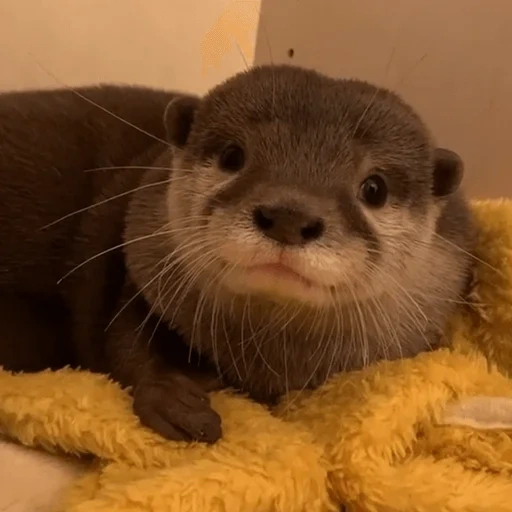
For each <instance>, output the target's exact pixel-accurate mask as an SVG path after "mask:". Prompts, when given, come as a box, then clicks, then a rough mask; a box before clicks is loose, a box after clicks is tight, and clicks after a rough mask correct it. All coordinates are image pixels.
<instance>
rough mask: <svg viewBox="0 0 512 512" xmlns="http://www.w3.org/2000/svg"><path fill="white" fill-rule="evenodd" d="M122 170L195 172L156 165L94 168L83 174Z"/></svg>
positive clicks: (86, 170) (85, 170)
mask: <svg viewBox="0 0 512 512" xmlns="http://www.w3.org/2000/svg"><path fill="white" fill-rule="evenodd" d="M122 170H127V171H131V170H141V171H169V172H176V171H177V172H188V173H189V174H193V173H194V172H195V171H194V170H192V169H185V168H180V167H159V166H154V165H109V166H105V167H94V168H91V169H84V170H83V171H82V172H87V173H89V172H100V171H122Z"/></svg>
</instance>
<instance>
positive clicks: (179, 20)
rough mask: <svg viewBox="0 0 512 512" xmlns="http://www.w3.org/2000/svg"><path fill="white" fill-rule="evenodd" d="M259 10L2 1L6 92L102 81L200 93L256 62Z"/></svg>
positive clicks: (0, 56)
mask: <svg viewBox="0 0 512 512" xmlns="http://www.w3.org/2000/svg"><path fill="white" fill-rule="evenodd" d="M258 10H259V0H251V1H249V2H246V1H242V2H241V1H235V0H149V1H148V0H21V1H20V0H1V1H0V28H1V30H0V63H1V66H2V73H1V74H0V90H6V89H26V88H35V87H55V86H56V85H60V84H59V82H60V83H65V84H67V85H78V84H86V83H95V82H100V81H104V82H124V83H143V84H147V85H153V86H161V87H168V88H175V89H180V90H188V91H193V92H197V93H202V92H204V91H206V90H207V89H208V88H210V87H211V86H213V85H215V84H216V83H218V82H220V81H221V80H222V79H224V78H226V77H228V76H229V75H232V74H233V73H235V72H237V71H239V70H241V69H244V67H245V63H244V61H247V62H248V63H251V62H252V60H253V53H254V41H255V34H256V26H257V22H258ZM235 41H236V43H235ZM41 66H42V67H43V68H46V70H47V71H49V72H51V74H53V75H54V77H52V76H50V74H49V73H48V72H46V71H44V70H43V69H42V67H41ZM55 77H56V78H57V79H58V80H56V78H55Z"/></svg>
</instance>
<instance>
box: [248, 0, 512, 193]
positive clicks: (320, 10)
mask: <svg viewBox="0 0 512 512" xmlns="http://www.w3.org/2000/svg"><path fill="white" fill-rule="evenodd" d="M290 48H293V49H294V56H293V58H290V57H289V56H288V50H289V49H290ZM511 55H512V2H510V0H486V1H485V2H484V1H482V0H448V1H447V0H416V1H411V0H386V1H381V0H278V1H276V0H263V4H262V14H261V23H260V27H259V31H258V39H257V45H256V57H255V59H256V63H263V62H269V61H273V62H294V63H296V64H301V65H304V66H308V67H314V68H317V69H319V70H321V71H324V72H326V73H328V74H331V75H333V76H339V77H347V76H351V77H358V78H363V79H366V80H370V81H372V82H375V83H378V84H380V85H384V86H387V87H390V88H392V89H395V90H397V91H399V92H400V93H401V94H402V95H403V96H404V97H405V98H406V99H407V100H408V101H409V102H411V103H412V104H413V105H414V106H415V107H416V108H417V109H418V110H419V111H420V113H421V114H422V115H423V117H424V118H425V120H426V121H427V123H428V124H429V125H430V126H431V128H432V129H433V131H434V134H435V135H436V136H437V138H438V140H439V142H440V143H441V144H443V145H446V146H449V147H451V148H453V149H455V150H457V151H458V152H459V153H460V154H461V155H462V156H463V158H464V159H465V161H466V164H467V173H466V188H467V190H468V192H469V193H470V194H472V195H473V196H501V195H508V196H512V159H511V158H510V156H509V150H510V149H511V148H512V64H511V60H510V59H511Z"/></svg>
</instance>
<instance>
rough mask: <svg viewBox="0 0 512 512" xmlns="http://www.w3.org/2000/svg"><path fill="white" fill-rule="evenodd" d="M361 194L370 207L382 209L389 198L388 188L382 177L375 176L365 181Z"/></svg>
mask: <svg viewBox="0 0 512 512" xmlns="http://www.w3.org/2000/svg"><path fill="white" fill-rule="evenodd" d="M359 194H360V197H361V199H362V200H363V201H364V202H365V203H366V204H367V205H368V206H371V207H372V208H380V207H382V206H384V204H385V203H386V200H387V198H388V187H387V185H386V182H385V181H384V178H382V176H379V175H378V174H374V175H373V176H370V177H369V178H367V179H366V180H364V181H363V183H362V184H361V189H360V191H359Z"/></svg>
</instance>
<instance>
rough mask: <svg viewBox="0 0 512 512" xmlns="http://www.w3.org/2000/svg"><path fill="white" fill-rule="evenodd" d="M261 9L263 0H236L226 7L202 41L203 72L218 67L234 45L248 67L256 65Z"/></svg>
mask: <svg viewBox="0 0 512 512" xmlns="http://www.w3.org/2000/svg"><path fill="white" fill-rule="evenodd" d="M259 10H260V2H259V0H255V1H251V0H248V1H235V2H233V3H231V4H229V5H228V6H227V7H226V9H225V10H224V12H223V13H222V14H221V15H220V16H219V18H218V19H217V21H216V22H215V24H214V25H213V27H212V28H211V30H209V31H208V32H207V33H206V35H205V37H204V38H203V41H202V43H201V53H202V72H203V75H207V74H208V73H209V72H210V70H211V69H218V68H219V66H220V64H221V62H222V60H223V59H225V58H226V57H227V56H228V55H229V54H230V52H231V51H232V50H233V47H235V48H236V50H237V51H238V52H239V54H240V58H241V59H242V62H243V65H244V67H245V68H248V67H250V66H251V65H252V63H253V60H254V47H255V38H256V27H257V25H258V19H259Z"/></svg>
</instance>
